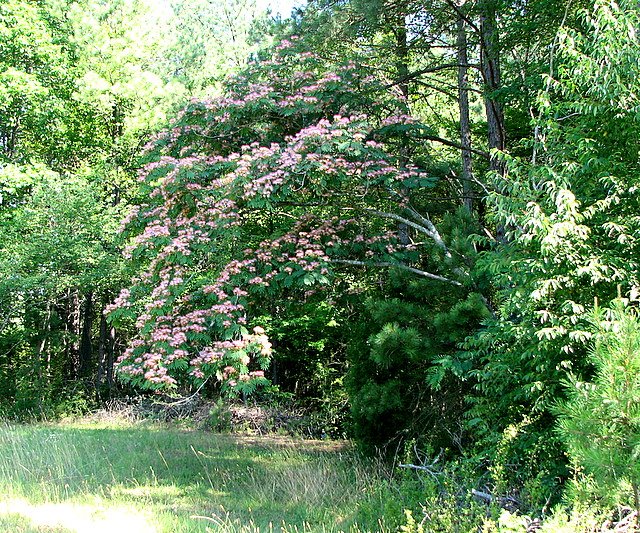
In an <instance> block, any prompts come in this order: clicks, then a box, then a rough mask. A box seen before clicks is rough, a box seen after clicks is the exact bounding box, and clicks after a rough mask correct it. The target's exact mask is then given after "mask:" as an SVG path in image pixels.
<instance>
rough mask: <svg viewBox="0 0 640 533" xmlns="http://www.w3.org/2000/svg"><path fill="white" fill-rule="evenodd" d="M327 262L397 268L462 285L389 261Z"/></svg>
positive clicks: (341, 260) (339, 260)
mask: <svg viewBox="0 0 640 533" xmlns="http://www.w3.org/2000/svg"><path fill="white" fill-rule="evenodd" d="M329 262H330V263H340V264H343V265H353V266H364V267H368V266H374V267H386V268H399V269H401V270H406V271H408V272H413V273H414V274H418V275H419V276H423V277H425V278H429V279H433V280H436V281H442V282H444V283H449V284H451V285H455V286H456V287H462V283H460V282H459V281H455V280H453V279H449V278H445V277H444V276H439V275H438V274H432V273H431V272H427V271H425V270H420V269H418V268H413V267H410V266H408V265H403V264H402V263H391V262H389V261H371V262H368V261H357V260H355V259H331V260H330V261H329Z"/></svg>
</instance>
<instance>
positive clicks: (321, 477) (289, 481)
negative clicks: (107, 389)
mask: <svg viewBox="0 0 640 533" xmlns="http://www.w3.org/2000/svg"><path fill="white" fill-rule="evenodd" d="M384 483H386V481H385V474H384V471H383V469H382V468H381V467H380V465H379V464H378V463H376V462H373V461H368V460H364V459H362V458H359V457H358V456H357V455H356V454H355V453H354V452H352V451H351V450H349V449H347V448H346V447H345V446H343V445H340V446H338V445H336V444H333V443H328V444H323V443H315V444H310V443H305V442H302V441H300V442H295V441H291V440H279V439H262V440H250V439H246V438H244V439H243V438H241V437H232V436H228V435H214V434H211V433H204V432H195V431H189V432H187V431H178V430H172V429H168V428H163V427H153V426H143V425H132V424H120V425H113V424H112V425H106V426H105V425H99V424H91V425H86V424H67V425H9V424H3V425H1V426H0V530H1V531H18V532H19V531H25V532H26V531H85V530H86V531H90V532H91V533H97V532H98V531H101V530H104V531H116V532H118V531H119V532H120V533H124V532H128V531H136V533H137V532H144V531H149V532H164V531H166V532H199V531H202V532H205V531H229V532H245V531H246V532H249V531H251V532H263V531H265V532H266V531H284V532H295V531H299V532H315V531H322V532H327V533H331V532H338V531H354V532H355V531H387V530H389V531H390V530H392V529H393V528H392V525H393V524H392V523H391V522H389V524H388V525H385V523H386V521H388V519H383V518H381V517H380V516H379V515H378V513H377V508H378V504H377V499H379V498H380V494H379V493H378V492H377V491H378V490H379V488H380V487H381V486H383V485H384ZM399 512H400V513H401V509H399ZM100 528H102V529H100Z"/></svg>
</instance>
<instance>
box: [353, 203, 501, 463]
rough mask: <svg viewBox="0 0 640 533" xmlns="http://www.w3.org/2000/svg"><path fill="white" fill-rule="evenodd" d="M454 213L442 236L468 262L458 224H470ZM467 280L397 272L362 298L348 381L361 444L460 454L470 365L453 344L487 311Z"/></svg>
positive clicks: (462, 338) (477, 325)
mask: <svg viewBox="0 0 640 533" xmlns="http://www.w3.org/2000/svg"><path fill="white" fill-rule="evenodd" d="M459 216H460V218H457V219H456V220H457V221H458V222H457V224H455V225H456V226H457V229H456V232H454V233H453V235H451V234H449V233H447V234H446V235H447V237H446V238H447V239H449V238H451V242H450V246H451V250H455V251H454V252H453V253H455V254H456V255H457V254H458V253H459V254H460V256H462V257H465V258H466V259H467V260H472V259H471V253H470V252H469V250H467V249H466V247H467V246H468V242H469V241H468V240H466V239H464V238H463V234H464V229H461V228H465V227H466V229H467V231H472V230H470V228H474V227H475V226H474V224H473V223H472V222H470V221H469V220H465V215H464V214H463V213H461V214H460V215H459ZM451 219H455V217H453V216H451ZM465 224H467V225H466V226H465ZM434 256H435V254H434ZM434 256H432V257H433V260H435V261H437V260H438V258H437V256H435V257H434ZM451 268H452V269H454V270H455V269H456V266H455V265H454V266H452V267H451ZM469 285H470V286H469V287H453V286H435V285H434V284H433V283H430V282H425V281H422V280H417V279H412V278H411V277H410V276H408V275H406V274H403V273H400V272H396V273H393V274H392V275H391V276H390V280H389V282H388V284H387V286H386V287H385V289H384V290H383V291H381V293H380V295H377V296H375V297H372V298H370V299H369V300H368V301H367V302H366V304H365V309H366V314H365V315H363V317H362V321H363V324H362V325H361V326H360V329H359V330H356V331H357V333H358V337H355V336H354V337H353V339H352V341H351V345H350V347H349V372H348V375H347V378H346V382H345V385H346V387H347V391H348V392H349V399H350V402H351V417H352V420H353V431H354V436H355V437H356V439H357V440H358V441H359V442H361V443H362V444H365V445H367V446H383V445H385V444H388V443H389V442H390V441H392V440H399V441H403V440H406V439H419V440H420V441H421V442H422V444H423V445H426V444H429V445H431V446H434V447H436V448H439V447H445V448H448V449H452V448H455V449H456V450H458V451H459V449H460V447H461V446H462V445H463V441H464V438H465V437H464V434H463V432H462V431H461V427H462V417H463V415H464V412H465V397H466V395H467V394H468V393H469V390H470V386H471V382H470V381H468V373H469V371H470V370H471V367H470V362H469V360H467V359H465V358H464V357H460V354H459V349H458V345H459V343H461V342H462V341H463V340H464V339H465V337H466V336H467V335H469V334H470V333H472V332H473V331H475V330H476V328H478V327H479V325H480V324H481V322H482V321H483V320H484V319H486V318H487V317H488V316H489V311H488V310H487V307H486V304H485V302H484V299H483V298H482V296H481V294H480V293H479V292H476V291H477V288H476V290H474V288H475V287H474V286H473V285H474V283H473V282H472V281H470V282H469ZM391 451H392V450H391Z"/></svg>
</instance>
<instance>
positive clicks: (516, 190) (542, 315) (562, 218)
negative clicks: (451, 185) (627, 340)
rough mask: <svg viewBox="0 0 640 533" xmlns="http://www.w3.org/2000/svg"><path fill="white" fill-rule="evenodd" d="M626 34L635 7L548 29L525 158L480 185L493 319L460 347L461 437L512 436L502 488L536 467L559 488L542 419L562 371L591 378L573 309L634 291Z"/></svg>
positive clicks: (482, 446) (483, 265) (582, 326)
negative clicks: (470, 379)
mask: <svg viewBox="0 0 640 533" xmlns="http://www.w3.org/2000/svg"><path fill="white" fill-rule="evenodd" d="M637 21H638V12H637V8H636V6H631V5H626V4H620V5H616V4H614V3H607V2H598V3H596V6H595V8H594V10H593V11H592V12H585V13H583V18H582V26H583V27H582V29H581V31H578V30H569V29H563V30H562V32H561V33H560V34H559V45H558V49H557V51H556V54H555V57H554V65H556V67H555V72H554V73H552V77H550V78H549V80H548V90H546V91H544V92H542V93H541V95H540V97H539V100H538V112H539V113H540V115H539V118H538V119H536V121H535V126H536V131H537V136H536V137H535V138H534V139H533V141H532V148H533V150H534V152H535V158H534V159H533V160H532V161H525V160H521V159H515V158H512V157H509V156H506V155H503V156H501V158H502V161H503V162H504V164H505V173H504V175H496V176H494V178H493V186H494V187H495V192H493V193H492V194H491V195H490V197H489V204H490V206H491V217H492V218H491V219H492V221H493V222H494V223H495V225H496V227H497V228H498V230H500V231H501V232H503V233H504V239H503V240H502V242H499V243H497V244H496V245H495V246H494V248H493V249H492V250H490V251H485V252H483V253H482V254H481V259H480V261H479V267H480V269H481V270H482V271H483V272H484V273H485V275H486V276H488V277H489V278H491V279H492V280H493V283H495V287H496V293H495V298H494V301H495V302H496V308H497V313H496V316H495V317H493V318H491V319H489V320H487V321H486V327H485V328H484V329H483V330H482V331H480V332H479V333H478V334H477V335H475V336H473V337H472V338H470V339H468V340H467V341H466V344H465V347H466V349H467V350H468V357H469V358H470V359H471V360H472V361H473V364H474V370H473V376H474V377H475V379H476V380H477V383H478V384H477V387H476V389H475V392H474V394H473V395H472V398H471V401H472V407H471V411H470V413H469V414H470V416H469V426H470V427H472V428H473V431H474V434H475V436H476V438H477V439H478V447H477V449H478V450H480V453H481V454H483V455H484V454H487V453H489V454H490V455H491V456H493V455H494V451H495V450H496V449H497V447H500V446H502V445H501V444H500V443H501V442H503V436H504V432H505V430H506V429H507V428H520V430H518V431H517V435H516V436H514V437H513V438H512V439H511V440H510V441H509V442H510V444H509V449H510V452H508V453H507V455H505V456H504V463H505V464H511V465H516V467H511V468H510V470H509V473H510V474H511V478H512V483H521V482H522V478H526V477H531V476H534V475H535V472H537V471H538V470H540V469H541V461H543V462H545V463H546V464H545V465H544V466H542V470H546V471H547V472H548V473H549V477H550V479H553V478H554V477H555V476H559V477H560V478H563V477H565V476H566V475H567V472H566V469H565V466H564V462H565V460H564V457H563V455H562V446H561V444H560V443H559V442H558V439H557V437H555V436H553V434H552V430H551V428H552V427H553V426H554V416H553V415H552V413H551V411H550V409H551V406H552V405H553V404H554V402H556V401H557V400H558V399H559V398H562V397H563V395H564V394H565V391H564V388H563V386H562V380H563V379H564V376H565V375H566V372H567V371H572V372H574V373H576V374H581V375H584V376H589V375H590V372H591V371H592V369H591V366H590V364H589V363H587V358H586V353H587V350H588V345H589V342H590V339H591V336H592V328H591V326H590V324H589V321H588V320H587V311H586V310H587V309H588V308H589V306H591V305H592V303H593V301H594V298H598V299H599V300H600V301H610V300H611V299H613V298H614V297H615V296H616V292H617V287H618V286H622V290H623V291H624V292H625V293H627V292H628V291H632V290H633V288H634V287H637V286H638V283H639V281H640V269H639V268H638V262H637V261H636V260H635V258H636V257H638V249H637V244H638V242H637V235H638V230H639V228H640V226H639V225H638V224H639V222H640V220H639V219H638V216H637V213H638V212H639V208H640V205H638V195H637V194H636V193H635V191H636V189H637V186H638V180H637V176H638V161H639V157H638V154H639V148H640V145H639V143H638V138H637V135H636V134H635V132H636V131H637V128H638V114H637V111H636V110H637V105H638V96H637V95H638V94H639V93H638V79H640V78H639V76H638V63H637V61H636V62H635V63H634V62H633V61H631V59H630V54H631V50H637V46H638V43H637V35H636V33H635V30H634V29H633V28H636V27H637ZM594 37H595V38H594ZM596 139H597V141H596ZM479 242H480V243H483V244H487V240H486V239H480V240H479ZM504 450H505V449H504V448H503V451H504ZM505 453H506V452H505ZM507 456H508V457H507ZM545 457H546V459H545ZM518 479H519V481H516V480H518Z"/></svg>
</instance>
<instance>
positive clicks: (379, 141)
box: [109, 37, 467, 392]
mask: <svg viewBox="0 0 640 533" xmlns="http://www.w3.org/2000/svg"><path fill="white" fill-rule="evenodd" d="M406 109H407V103H406V101H404V100H403V99H402V97H401V96H397V97H396V96H394V95H393V92H392V91H389V90H388V89H385V87H384V85H383V84H382V83H381V82H379V81H378V80H376V79H375V78H374V77H373V76H370V75H367V73H366V71H365V69H363V68H362V67H360V66H359V65H358V64H357V63H356V62H347V63H345V64H343V65H342V66H340V67H338V68H336V67H335V66H334V67H329V66H328V63H326V62H325V61H323V60H322V59H321V58H320V57H318V56H317V55H315V54H313V53H311V52H305V51H304V50H301V42H300V41H299V40H297V39H296V38H295V37H294V38H291V40H288V41H283V42H281V43H280V44H279V45H278V46H277V47H276V49H275V50H274V51H273V53H272V54H271V55H270V56H269V57H267V58H265V59H263V60H261V61H257V62H254V63H252V64H251V65H250V66H249V68H248V69H247V70H246V71H245V72H244V73H243V74H241V75H237V76H235V77H233V78H231V79H230V80H229V81H228V83H227V85H226V90H225V93H224V96H223V97H221V98H218V99H214V100H207V101H192V102H191V103H190V105H189V106H188V107H187V108H186V109H185V110H184V111H183V112H182V113H181V114H180V116H179V117H178V119H177V120H176V121H175V123H174V124H173V125H172V127H171V128H170V129H168V130H166V131H165V132H163V133H162V134H160V135H158V136H156V138H154V139H152V141H151V142H150V143H149V144H148V145H147V147H146V153H147V157H148V162H147V163H146V165H145V166H144V167H143V168H142V169H141V172H140V176H139V181H140V198H141V201H140V203H139V205H138V206H137V207H136V208H135V209H134V210H133V211H132V212H131V213H130V215H129V216H128V217H127V219H126V220H125V221H124V224H123V233H124V235H125V237H127V238H128V239H129V244H128V246H127V248H126V252H125V253H126V254H127V255H128V256H129V257H131V258H133V259H134V260H135V261H136V262H137V264H139V265H140V266H141V267H142V270H141V271H142V274H141V275H139V276H138V277H137V278H136V279H135V280H134V284H133V286H132V287H130V288H129V289H126V290H124V291H122V293H121V294H120V296H119V297H118V298H117V299H116V301H115V302H114V304H113V305H112V306H110V308H109V312H110V316H111V319H112V320H122V319H126V318H129V319H131V320H135V322H136V327H137V335H136V337H135V338H134V339H133V341H132V342H131V344H130V346H129V348H128V349H127V350H126V352H125V353H124V354H123V355H122V356H121V357H120V359H119V362H118V367H119V373H120V375H121V376H122V377H123V378H125V379H128V380H130V381H132V382H133V383H136V384H139V385H143V386H149V387H160V386H172V385H175V384H176V382H177V381H180V380H182V379H195V380H196V382H197V381H198V380H203V379H206V378H207V377H209V376H214V375H215V376H217V378H218V379H220V380H222V381H223V387H225V388H226V389H232V390H235V391H244V392H249V391H251V390H253V388H254V387H255V386H256V384H259V383H260V382H263V381H264V370H265V369H266V367H267V365H268V362H269V358H270V355H271V346H270V344H269V342H268V340H267V337H266V336H265V335H264V331H263V330H262V329H261V328H254V329H253V330H252V331H249V330H248V329H247V324H248V321H249V320H248V312H249V307H250V305H251V301H252V299H256V298H265V297H270V296H273V295H275V294H277V292H278V290H280V289H283V288H287V289H292V288H299V289H300V290H301V291H310V290H317V289H319V288H322V287H323V286H326V285H328V284H329V283H330V280H331V278H332V276H333V275H334V274H335V271H336V269H337V268H340V267H342V268H344V265H352V266H361V267H366V266H371V267H397V268H401V269H404V270H408V271H411V272H413V273H415V274H416V275H419V276H423V277H426V278H430V279H433V280H434V282H437V283H449V284H454V285H462V284H464V283H466V279H467V276H466V273H465V269H464V267H461V266H460V262H459V261H456V260H455V259H454V254H452V251H451V250H450V249H449V247H448V245H447V244H446V243H445V241H444V240H443V238H442V237H441V236H440V233H439V232H438V230H437V228H436V225H435V224H434V223H433V222H432V221H431V220H430V218H429V216H428V215H427V214H426V213H425V212H424V210H422V209H421V208H420V207H419V206H420V205H421V200H420V198H421V194H424V193H425V191H429V190H433V188H434V187H435V186H436V185H437V181H438V180H437V179H436V178H434V177H433V176H432V175H431V174H429V173H428V172H427V171H426V168H427V166H426V164H427V163H428V158H426V157H424V156H422V157H418V156H410V155H408V154H409V153H410V152H409V151H408V150H410V147H411V146H412V145H415V144H416V142H417V141H421V139H422V138H424V136H428V134H429V128H428V127H427V126H425V125H424V124H420V123H419V121H417V120H416V119H414V118H412V117H410V116H408V115H407V113H406ZM399 153H402V156H399V155H397V154H399ZM412 153H413V154H415V153H416V152H415V151H414V152H412ZM425 250H428V265H427V266H425V263H426V261H427V260H425V257H427V254H425Z"/></svg>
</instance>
